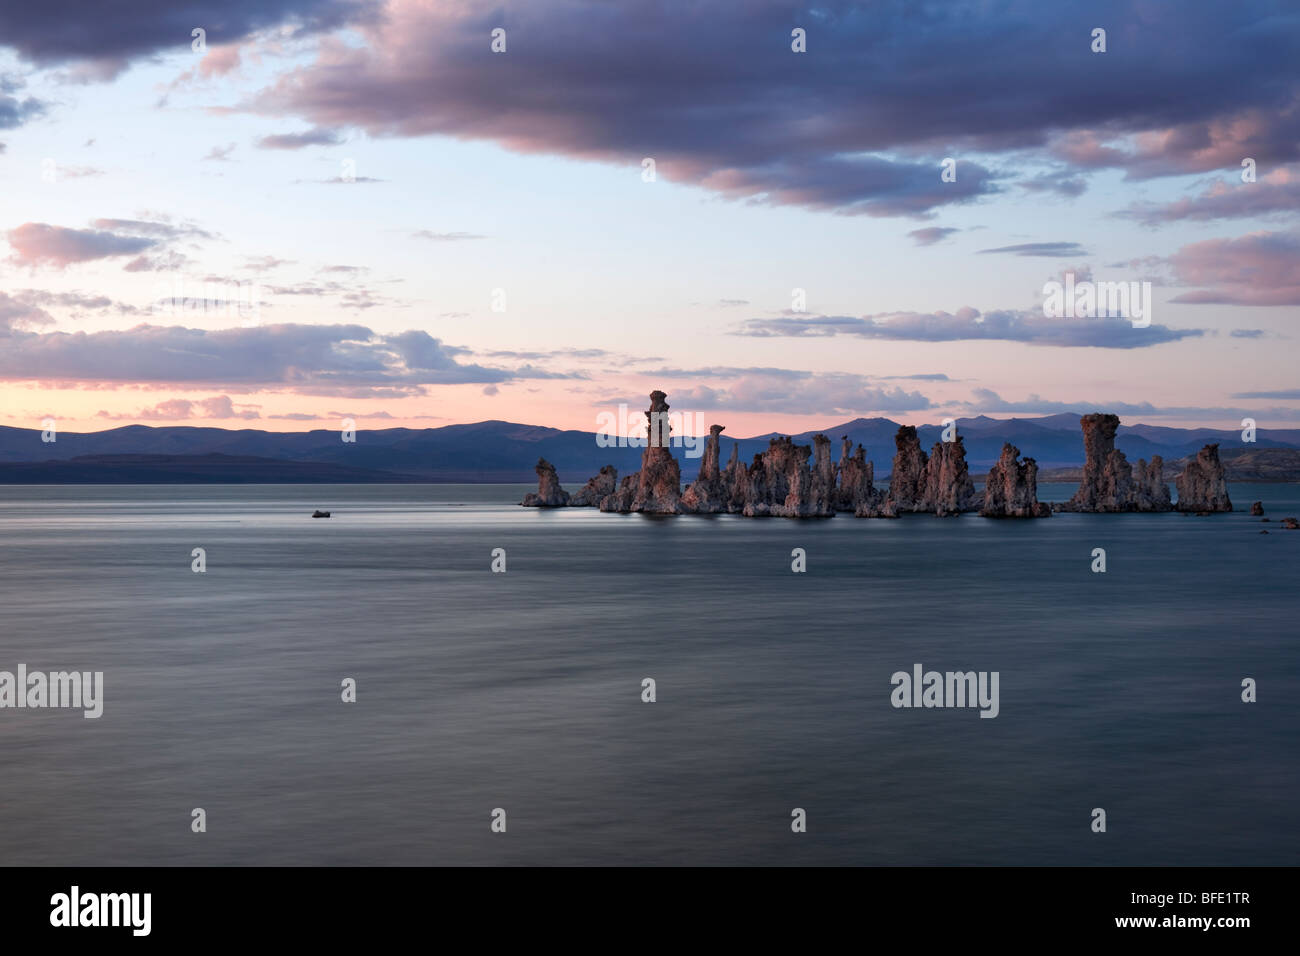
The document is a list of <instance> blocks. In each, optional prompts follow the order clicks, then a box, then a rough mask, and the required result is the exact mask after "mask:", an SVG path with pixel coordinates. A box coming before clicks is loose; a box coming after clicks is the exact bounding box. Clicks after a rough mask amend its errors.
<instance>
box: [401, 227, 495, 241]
mask: <svg viewBox="0 0 1300 956" xmlns="http://www.w3.org/2000/svg"><path fill="white" fill-rule="evenodd" d="M411 238H412V239H429V240H431V241H433V242H462V241H464V240H466V239H486V238H487V236H480V235H477V234H476V233H472V232H432V231H431V230H428V229H419V230H417V231H415V232H413V233H411Z"/></svg>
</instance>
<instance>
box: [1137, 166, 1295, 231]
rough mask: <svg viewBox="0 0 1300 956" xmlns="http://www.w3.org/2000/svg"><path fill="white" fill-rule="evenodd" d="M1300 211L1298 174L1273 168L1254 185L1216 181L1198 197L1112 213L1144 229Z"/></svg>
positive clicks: (1141, 203)
mask: <svg viewBox="0 0 1300 956" xmlns="http://www.w3.org/2000/svg"><path fill="white" fill-rule="evenodd" d="M1298 211H1300V172H1297V171H1296V169H1294V168H1290V167H1283V168H1281V169H1276V170H1274V171H1273V172H1271V173H1269V174H1267V175H1265V176H1263V177H1261V178H1260V179H1259V180H1258V181H1257V182H1253V183H1243V182H1241V181H1240V180H1238V181H1235V182H1233V181H1226V182H1225V181H1223V180H1217V181H1215V182H1213V183H1211V184H1210V185H1209V186H1208V187H1207V188H1206V189H1205V190H1203V191H1202V192H1201V194H1200V195H1199V196H1189V197H1186V198H1184V199H1177V200H1175V201H1173V202H1169V203H1151V202H1139V203H1133V204H1131V205H1130V206H1129V207H1128V208H1127V209H1124V210H1121V211H1120V212H1117V213H1115V215H1116V216H1119V217H1121V218H1125V219H1134V220H1136V221H1138V222H1140V223H1142V225H1144V226H1161V225H1164V224H1166V223H1170V222H1183V221H1190V222H1210V221H1213V220H1218V219H1244V218H1246V217H1247V216H1259V217H1269V216H1282V215H1294V214H1295V213H1296V212H1298Z"/></svg>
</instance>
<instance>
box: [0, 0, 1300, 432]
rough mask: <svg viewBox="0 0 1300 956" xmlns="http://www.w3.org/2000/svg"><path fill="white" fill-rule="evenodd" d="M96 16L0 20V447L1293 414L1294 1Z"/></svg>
mask: <svg viewBox="0 0 1300 956" xmlns="http://www.w3.org/2000/svg"><path fill="white" fill-rule="evenodd" d="M102 7H103V5H102V3H99V2H93V0H57V2H47V3H43V4H6V5H4V6H3V7H0V184H2V185H3V188H2V189H0V425H11V426H19V427H28V428H41V427H42V422H43V421H44V420H45V419H47V418H53V419H55V421H56V422H57V423H58V427H59V428H61V429H64V430H71V431H91V430H100V429H104V428H112V427H118V426H120V425H124V424H132V423H140V424H153V425H163V424H191V425H208V426H218V427H224V428H266V429H272V430H284V431H289V430H303V429H311V428H337V427H340V422H341V420H342V419H343V418H350V419H352V420H353V421H355V422H356V424H357V427H359V428H366V427H371V428H383V427H395V426H408V427H417V428H419V427H435V426H439V425H446V424H454V423H461V422H473V421H482V420H487V419H500V420H507V421H514V422H523V423H528V424H540V425H550V426H554V427H559V428H574V429H582V430H588V431H590V430H594V429H595V428H596V426H597V422H598V421H599V420H600V419H601V415H602V413H609V412H611V411H614V410H616V409H617V408H618V406H619V405H620V404H627V405H629V406H630V407H631V408H632V409H634V414H635V410H637V409H643V408H644V407H645V405H646V395H647V394H648V393H649V392H650V391H651V390H652V389H655V388H660V389H662V390H664V391H665V392H667V393H668V401H669V403H670V404H671V405H672V407H673V409H674V411H681V412H685V413H686V415H687V417H686V418H685V419H684V420H685V421H686V422H688V423H689V422H691V421H695V422H697V423H698V427H696V428H694V429H692V430H693V431H695V432H696V433H699V432H701V431H707V424H708V423H710V422H715V421H716V422H718V423H721V424H724V425H726V426H727V429H728V433H729V434H733V435H737V436H740V435H748V434H760V433H765V432H769V431H775V430H781V431H790V432H802V431H805V430H809V429H814V428H818V427H823V426H825V427H829V426H831V425H834V424H837V423H840V422H843V421H845V420H846V419H850V418H855V417H859V416H862V417H874V416H882V417H888V418H892V419H895V420H897V421H902V422H908V423H923V422H938V421H940V420H942V419H944V418H946V417H961V416H966V415H977V414H987V415H991V416H994V417H1011V416H1017V417H1025V416H1033V415H1040V414H1054V413H1057V412H1080V413H1083V412H1088V411H1094V410H1103V411H1113V412H1116V413H1118V414H1120V416H1121V417H1122V419H1123V420H1124V421H1125V422H1127V423H1136V422H1139V421H1142V422H1148V423H1155V424H1167V425H1197V426H1213V427H1218V428H1236V427H1239V425H1240V422H1241V420H1242V419H1243V418H1245V417H1251V418H1253V419H1255V420H1256V422H1257V424H1258V426H1259V427H1261V428H1269V427H1296V426H1297V425H1298V424H1300V382H1297V377H1296V374H1295V371H1294V368H1295V361H1294V359H1295V353H1294V352H1293V351H1292V349H1293V347H1294V342H1295V339H1294V336H1295V334H1296V332H1295V329H1296V320H1297V317H1298V316H1300V223H1298V219H1297V214H1298V211H1300V71H1297V70H1296V69H1295V65H1294V64H1295V63H1296V62H1298V61H1300V8H1297V7H1296V6H1295V5H1294V4H1293V3H1283V2H1253V0H1245V2H1240V3H1234V4H1223V3H1220V2H1197V0H1191V2H1183V3H1179V4H1166V3H1155V2H1122V3H1121V2H1106V0H1100V2H1090V3H1087V4H1083V3H1070V2H1065V3H1052V4H1044V3H1041V2H1039V0H1034V2H1015V0H1010V2H980V3H927V2H916V0H911V2H906V3H903V2H899V3H893V2H872V3H863V4H848V3H837V2H823V3H817V4H813V5H799V4H797V3H796V4H790V3H768V2H765V0H744V2H729V0H718V2H714V3H710V4H697V3H690V2H673V0H619V2H618V3H608V2H599V0H590V2H588V0H526V2H519V3H514V2H507V3H500V4H491V5H486V4H482V3H477V4H476V3H468V2H438V0H425V2H412V0H386V2H367V0H357V2H354V0H324V2H321V0H224V2H221V3H211V2H203V3H193V2H187V0H137V2H133V3H132V4H129V5H126V7H127V8H126V9H121V10H118V9H115V10H114V11H113V12H112V14H111V15H106V14H105V13H104V12H103V10H102ZM1098 30H1102V31H1104V34H1098V33H1097V31H1098ZM1103 46H1104V49H1101V48H1100V47H1103ZM1066 273H1070V274H1071V275H1072V276H1073V277H1074V282H1075V283H1076V286H1077V285H1078V284H1087V283H1119V282H1124V283H1131V282H1137V283H1143V282H1147V283H1150V286H1149V288H1150V300H1151V301H1150V308H1149V310H1146V311H1144V312H1143V313H1142V314H1141V315H1140V316H1139V315H1138V314H1136V310H1133V309H1129V310H1127V311H1123V312H1121V313H1119V314H1112V315H1087V314H1083V315H1066V316H1059V317H1056V316H1049V315H1047V314H1045V308H1044V303H1045V300H1046V299H1047V294H1046V292H1045V289H1046V287H1047V283H1050V282H1052V281H1063V279H1064V276H1065V274H1066ZM1138 288H1139V289H1140V288H1141V286H1140V285H1139V286H1138Z"/></svg>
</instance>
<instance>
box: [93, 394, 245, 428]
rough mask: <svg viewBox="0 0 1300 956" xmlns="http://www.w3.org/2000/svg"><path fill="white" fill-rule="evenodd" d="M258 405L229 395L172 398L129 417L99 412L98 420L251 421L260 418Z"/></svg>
mask: <svg viewBox="0 0 1300 956" xmlns="http://www.w3.org/2000/svg"><path fill="white" fill-rule="evenodd" d="M260 407H261V406H258V405H238V406H236V405H235V403H234V402H233V401H232V400H231V398H230V396H229V395H214V396H213V397H212V398H203V399H198V400H197V401H191V400H189V399H185V398H173V399H169V400H168V401H165V402H159V403H158V404H157V405H154V406H153V407H152V408H142V409H141V410H140V411H138V412H136V413H135V414H131V415H117V414H112V413H110V412H107V411H104V410H102V409H101V410H100V411H99V412H98V414H97V417H99V418H109V419H113V420H127V421H172V422H174V421H182V420H184V419H187V418H203V419H231V418H240V419H253V418H261V414H260V413H259V411H258V409H259V408H260Z"/></svg>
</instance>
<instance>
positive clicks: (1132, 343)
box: [731, 306, 1203, 349]
mask: <svg viewBox="0 0 1300 956" xmlns="http://www.w3.org/2000/svg"><path fill="white" fill-rule="evenodd" d="M731 334H733V335H742V336H750V337H755V338H773V337H786V338H814V337H831V336H836V335H853V336H858V337H859V338H864V339H886V340H893V341H900V342H961V341H1006V342H1024V343H1026V344H1028V345H1056V346H1064V347H1070V348H1108V349H1139V348H1147V347H1149V346H1152V345H1160V344H1162V343H1164V342H1176V341H1178V340H1179V339H1184V338H1189V337H1193V336H1200V335H1202V334H1203V330H1201V329H1171V328H1169V327H1168V326H1164V325H1158V324H1156V323H1152V324H1151V325H1150V326H1148V327H1146V328H1134V327H1133V324H1132V322H1130V321H1129V320H1128V319H1125V318H1118V317H1116V318H1106V317H1098V318H1060V319H1049V318H1046V317H1045V316H1044V315H1043V314H1042V311H1041V310H1039V311H1037V312H1035V311H1032V310H1030V311H1013V310H1006V309H1004V310H1000V311H995V312H985V313H983V314H981V313H980V311H979V310H978V309H972V308H970V307H969V306H965V307H963V308H961V309H958V310H957V312H956V313H949V312H894V313H882V314H879V315H867V316H862V317H861V318H857V317H853V316H842V315H818V316H809V317H802V316H794V315H785V316H782V317H780V318H769V319H750V320H749V321H747V322H745V323H743V324H742V325H741V326H740V327H739V328H738V329H737V330H735V331H733V332H732V333H731Z"/></svg>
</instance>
